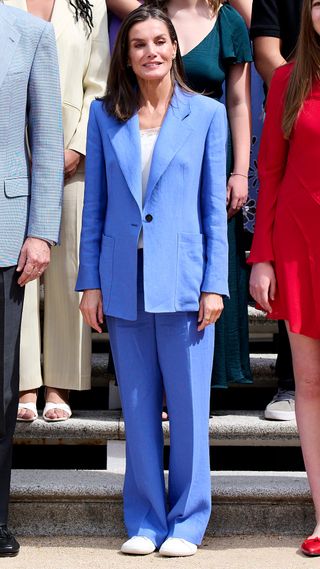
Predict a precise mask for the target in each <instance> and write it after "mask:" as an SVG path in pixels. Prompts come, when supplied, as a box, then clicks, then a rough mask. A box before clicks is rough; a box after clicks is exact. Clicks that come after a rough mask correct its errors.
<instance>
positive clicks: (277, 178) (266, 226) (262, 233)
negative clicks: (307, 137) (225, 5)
mask: <svg viewBox="0 0 320 569" xmlns="http://www.w3.org/2000/svg"><path fill="white" fill-rule="evenodd" d="M291 69H292V66H291V65H290V66H289V65H288V66H285V67H282V68H279V69H278V70H277V71H276V72H275V74H274V76H273V79H272V81H271V85H270V90H269V93H268V99H267V107H266V119H265V123H264V127H263V132H262V138H261V144H260V151H259V158H258V175H259V183H260V186H259V195H258V203H257V214H256V223H255V231H254V238H253V243H252V248H251V253H250V256H249V259H248V262H249V263H261V262H266V261H273V260H274V251H273V242H272V241H273V224H274V217H275V211H276V205H277V198H278V191H279V187H280V184H281V181H282V179H283V176H284V172H285V169H286V162H287V155H288V149H289V141H288V140H286V139H285V138H284V134H283V131H282V116H283V110H284V101H285V94H286V88H287V85H288V80H289V77H290V71H291Z"/></svg>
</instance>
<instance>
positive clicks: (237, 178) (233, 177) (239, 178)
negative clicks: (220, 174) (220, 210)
mask: <svg viewBox="0 0 320 569" xmlns="http://www.w3.org/2000/svg"><path fill="white" fill-rule="evenodd" d="M247 199H248V176H247V174H244V173H242V172H231V173H230V177H229V180H228V185H227V208H228V219H230V218H231V217H233V216H234V215H235V214H236V213H238V211H240V209H241V208H242V207H243V206H244V205H245V203H246V201H247Z"/></svg>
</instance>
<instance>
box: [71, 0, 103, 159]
mask: <svg viewBox="0 0 320 569" xmlns="http://www.w3.org/2000/svg"><path fill="white" fill-rule="evenodd" d="M93 14H94V19H93V23H94V27H93V30H92V32H91V33H92V40H91V52H90V57H89V63H88V66H87V69H86V71H85V74H84V78H83V91H84V93H83V103H82V109H81V116H80V120H79V123H78V126H77V129H76V131H75V133H74V135H73V137H72V139H71V141H70V143H69V145H68V148H69V149H70V150H75V151H77V152H79V153H80V154H83V155H85V153H86V136H87V125H88V117H89V108H90V104H91V102H92V101H93V100H94V99H95V98H99V97H102V96H103V95H104V94H105V91H106V85H107V77H108V72H109V66H110V49H109V36H108V16H107V9H106V3H105V0H95V1H94V8H93Z"/></svg>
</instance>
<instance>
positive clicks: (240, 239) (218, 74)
mask: <svg viewBox="0 0 320 569" xmlns="http://www.w3.org/2000/svg"><path fill="white" fill-rule="evenodd" d="M250 61H252V54H251V45H250V40H249V35H248V31H247V28H246V25H245V23H244V20H243V19H242V17H241V16H240V15H239V14H238V12H237V11H236V10H234V8H232V7H231V6H230V5H228V4H224V5H223V6H222V7H221V8H220V11H219V14H218V18H217V21H216V24H215V26H214V28H213V29H212V30H211V32H210V33H209V34H208V35H207V36H206V37H205V38H204V39H203V40H202V41H201V42H200V43H199V44H198V45H197V46H196V47H195V48H193V49H192V50H191V51H189V52H188V53H187V54H186V55H185V56H184V57H183V63H184V68H185V73H186V77H187V83H188V85H189V86H190V87H192V88H193V89H194V90H195V91H197V92H200V93H204V94H206V95H208V96H209V97H213V98H215V99H221V98H222V96H223V83H224V81H225V79H226V77H227V75H228V69H229V67H230V66H231V65H234V64H235V63H244V62H250ZM232 169H233V152H232V141H231V136H230V133H229V140H228V152H227V178H228V177H229V175H230V172H232ZM228 240H229V290H230V299H225V300H224V306H225V307H224V311H223V313H222V316H221V317H220V319H219V320H218V322H217V324H216V336H215V355H214V364H213V373H212V387H222V388H226V387H228V384H229V383H251V382H252V377H251V371H250V358H249V331H248V270H247V267H246V262H245V248H244V229H243V218H242V212H239V213H238V214H236V215H235V216H234V217H233V218H232V219H231V220H230V221H229V222H228Z"/></svg>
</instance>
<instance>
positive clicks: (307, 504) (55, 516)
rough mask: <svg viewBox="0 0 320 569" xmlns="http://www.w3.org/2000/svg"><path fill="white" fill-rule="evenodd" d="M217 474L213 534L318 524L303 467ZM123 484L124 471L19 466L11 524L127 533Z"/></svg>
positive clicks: (50, 530)
mask: <svg viewBox="0 0 320 569" xmlns="http://www.w3.org/2000/svg"><path fill="white" fill-rule="evenodd" d="M211 480H212V516H211V520H210V523H209V526H208V530H207V535H209V536H212V535H240V534H241V535H253V534H255V535H259V534H260V535H262V534H263V535H278V534H280V535H289V534H299V535H304V534H305V535H307V534H308V533H310V531H311V529H312V527H313V525H314V515H313V507H312V502H311V497H310V492H309V487H308V483H307V479H306V475H305V473H303V472H295V473H290V472H232V471H225V472H223V471H221V472H212V475H211ZM122 486H123V475H122V474H115V473H112V472H106V471H102V470H101V471H79V470H78V471H73V470H14V471H13V473H12V485H11V487H12V490H11V506H10V519H9V523H10V527H11V528H12V529H13V531H14V532H15V533H16V534H17V535H18V536H19V535H32V536H37V535H83V536H86V537H87V536H90V535H96V536H124V535H125V531H124V526H123V518H122ZM26 512H28V516H27V521H26Z"/></svg>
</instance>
